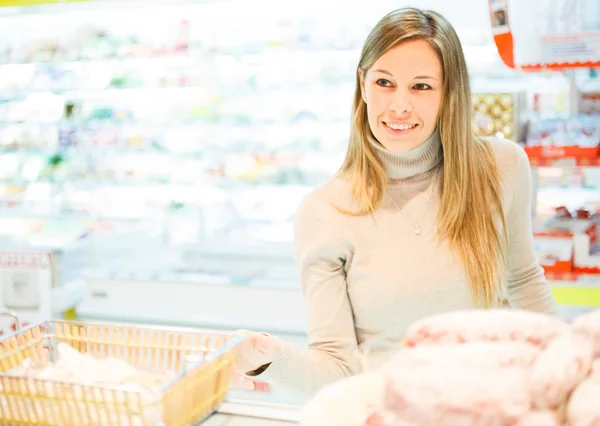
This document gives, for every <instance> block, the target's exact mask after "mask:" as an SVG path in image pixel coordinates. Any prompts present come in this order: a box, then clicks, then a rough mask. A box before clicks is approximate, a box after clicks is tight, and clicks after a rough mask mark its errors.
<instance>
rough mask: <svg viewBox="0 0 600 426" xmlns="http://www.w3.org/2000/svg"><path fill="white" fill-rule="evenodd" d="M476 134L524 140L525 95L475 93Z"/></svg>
mask: <svg viewBox="0 0 600 426" xmlns="http://www.w3.org/2000/svg"><path fill="white" fill-rule="evenodd" d="M472 103H473V109H474V116H473V123H474V127H475V128H474V130H475V134H477V135H479V136H496V137H501V138H506V139H510V140H514V141H520V140H521V139H522V133H523V132H522V126H523V122H522V121H523V116H524V111H525V107H526V100H525V93H524V92H516V93H473V96H472Z"/></svg>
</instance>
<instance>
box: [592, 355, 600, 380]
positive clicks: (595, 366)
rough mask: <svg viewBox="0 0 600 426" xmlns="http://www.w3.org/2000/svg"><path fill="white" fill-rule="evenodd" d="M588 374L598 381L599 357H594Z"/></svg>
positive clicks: (599, 374)
mask: <svg viewBox="0 0 600 426" xmlns="http://www.w3.org/2000/svg"><path fill="white" fill-rule="evenodd" d="M590 375H591V376H592V378H594V379H595V380H596V381H599V382H600V358H596V359H595V360H594V362H592V372H591V374H590Z"/></svg>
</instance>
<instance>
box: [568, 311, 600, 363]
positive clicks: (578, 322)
mask: <svg viewBox="0 0 600 426" xmlns="http://www.w3.org/2000/svg"><path fill="white" fill-rule="evenodd" d="M572 327H573V329H574V330H577V331H581V332H584V333H589V334H590V335H591V336H592V338H593V339H594V350H595V355H596V357H600V310H595V311H592V312H589V313H587V314H584V315H581V316H579V317H577V318H575V319H574V320H573V323H572Z"/></svg>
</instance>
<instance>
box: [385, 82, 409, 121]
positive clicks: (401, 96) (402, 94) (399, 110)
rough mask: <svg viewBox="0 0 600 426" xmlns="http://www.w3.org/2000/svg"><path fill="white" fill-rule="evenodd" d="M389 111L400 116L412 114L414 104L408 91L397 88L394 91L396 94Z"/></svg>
mask: <svg viewBox="0 0 600 426" xmlns="http://www.w3.org/2000/svg"><path fill="white" fill-rule="evenodd" d="M389 109H390V111H392V112H394V113H395V114H398V115H402V114H405V113H411V112H412V104H411V99H410V92H409V91H408V90H406V89H400V88H397V89H396V90H395V91H394V94H393V96H392V99H391V101H390V105H389Z"/></svg>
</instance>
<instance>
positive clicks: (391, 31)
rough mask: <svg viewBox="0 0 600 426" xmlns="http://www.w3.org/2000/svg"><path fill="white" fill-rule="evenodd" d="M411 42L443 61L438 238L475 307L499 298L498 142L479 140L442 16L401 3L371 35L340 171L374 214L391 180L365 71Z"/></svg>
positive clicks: (454, 44) (460, 64) (502, 254)
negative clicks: (366, 93) (364, 88)
mask: <svg viewBox="0 0 600 426" xmlns="http://www.w3.org/2000/svg"><path fill="white" fill-rule="evenodd" d="M409 40H425V41H427V42H428V43H429V44H430V45H431V47H432V48H433V49H434V50H435V52H436V53H437V55H438V58H439V60H440V62H441V65H442V71H443V93H442V104H441V106H440V111H439V116H438V122H437V126H436V130H435V131H437V132H438V134H439V138H440V140H441V142H442V149H443V165H444V167H443V178H442V183H441V201H440V208H439V212H438V216H437V224H438V236H439V238H440V240H447V241H448V243H449V245H450V247H451V249H452V250H453V251H454V252H455V253H456V254H458V255H459V257H460V259H461V260H462V263H463V265H464V268H465V272H466V274H467V277H468V279H469V281H470V283H471V286H472V294H473V299H474V302H475V303H476V304H482V305H484V306H492V305H494V304H495V303H498V302H500V301H501V300H500V299H501V297H502V296H501V293H502V288H501V285H502V282H503V273H504V270H505V268H504V267H505V266H506V251H507V250H508V243H507V236H506V219H505V217H504V212H503V202H502V190H501V184H500V173H499V171H498V168H497V165H496V160H495V156H494V153H493V151H492V147H491V146H490V145H489V144H488V143H487V142H485V141H483V140H479V139H477V138H476V137H475V135H474V133H473V130H472V124H471V114H472V112H471V111H472V107H471V91H470V87H469V77H468V72H467V65H466V61H465V58H464V54H463V51H462V47H461V44H460V40H459V38H458V36H457V34H456V32H455V31H454V29H453V27H452V25H451V24H450V23H449V22H448V21H447V20H446V19H445V18H444V17H443V16H441V15H440V14H438V13H436V12H433V11H427V10H424V11H422V10H419V9H414V8H403V9H399V10H396V11H393V12H391V13H389V14H388V15H386V16H385V17H383V18H382V19H381V20H380V21H379V23H378V24H377V25H376V26H375V28H374V29H373V30H372V31H371V33H370V34H369V36H368V38H367V40H366V41H365V44H364V46H363V49H362V53H361V57H360V62H359V65H358V67H359V68H358V69H357V73H356V89H355V93H354V104H353V110H352V127H351V132H350V141H349V145H348V150H347V153H346V158H345V160H344V163H343V164H342V167H341V168H340V170H339V172H338V176H341V177H344V178H346V179H348V180H349V181H350V182H351V184H352V187H353V196H354V198H355V201H356V203H357V205H358V209H357V211H354V212H349V213H350V214H356V215H365V214H370V213H373V212H374V211H375V210H376V209H377V207H378V206H379V205H380V204H381V202H382V200H383V197H384V194H385V191H386V188H387V185H388V177H387V174H386V170H385V168H384V166H383V165H382V164H381V162H380V161H379V159H378V157H377V155H376V154H375V151H374V149H373V147H372V145H371V142H370V141H373V140H374V136H373V134H372V132H371V130H370V127H369V123H368V119H367V107H366V105H365V103H364V102H363V101H362V96H361V87H360V74H359V69H360V70H362V72H363V73H364V74H366V73H367V72H368V70H369V69H370V68H371V67H372V66H373V64H374V63H375V61H377V59H378V58H379V57H380V56H382V55H383V54H384V53H385V52H387V51H388V50H390V49H391V48H393V47H394V46H396V45H398V44H399V43H402V42H405V41H409Z"/></svg>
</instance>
